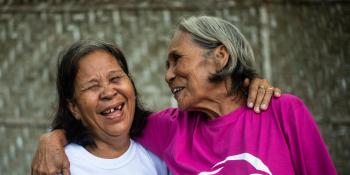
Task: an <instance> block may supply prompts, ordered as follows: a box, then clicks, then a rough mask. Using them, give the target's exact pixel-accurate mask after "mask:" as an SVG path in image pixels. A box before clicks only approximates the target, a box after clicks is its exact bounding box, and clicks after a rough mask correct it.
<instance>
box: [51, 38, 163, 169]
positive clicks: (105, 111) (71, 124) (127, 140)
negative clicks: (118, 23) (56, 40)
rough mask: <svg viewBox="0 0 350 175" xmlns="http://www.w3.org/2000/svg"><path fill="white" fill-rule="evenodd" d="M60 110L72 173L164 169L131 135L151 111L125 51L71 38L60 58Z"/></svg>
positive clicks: (58, 126)
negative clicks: (141, 97)
mask: <svg viewBox="0 0 350 175" xmlns="http://www.w3.org/2000/svg"><path fill="white" fill-rule="evenodd" d="M56 85H57V92H58V98H59V105H58V110H57V112H56V116H55V119H54V121H53V123H52V127H53V129H64V130H65V134H66V137H67V140H68V142H69V143H70V144H68V145H67V146H66V147H65V152H66V154H67V156H68V158H69V161H70V163H71V166H70V172H71V174H73V175H74V174H77V175H78V174H79V175H83V174H104V175H108V174H109V175H115V174H150V175H154V174H167V168H166V166H165V164H164V163H163V162H162V161H160V160H159V158H158V157H157V156H155V155H154V154H152V153H151V152H149V151H147V150H146V149H145V148H143V147H142V146H141V145H139V144H138V143H136V142H134V141H133V140H132V139H131V138H133V137H135V136H137V135H139V134H140V133H141V131H142V129H143V128H144V126H145V124H146V121H147V120H146V118H147V116H148V115H149V114H150V112H148V111H147V110H145V109H144V108H143V107H142V105H141V103H140V101H139V99H138V96H137V92H136V88H135V85H134V82H133V80H132V78H131V76H130V74H129V70H128V66H127V63H126V60H125V58H124V55H123V53H122V52H121V51H120V50H119V49H118V48H117V47H116V46H114V45H111V44H108V43H104V42H100V41H80V42H77V43H74V44H73V45H72V46H71V47H70V48H69V49H68V50H67V51H65V52H64V53H63V54H62V56H61V57H60V59H59V63H58V72H57V82H56Z"/></svg>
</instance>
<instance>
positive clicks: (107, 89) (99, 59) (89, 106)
mask: <svg viewBox="0 0 350 175" xmlns="http://www.w3.org/2000/svg"><path fill="white" fill-rule="evenodd" d="M74 94H75V100H74V102H73V103H71V104H70V109H71V111H72V113H73V114H75V116H76V118H79V119H81V120H82V122H83V123H84V125H85V126H87V127H88V128H90V129H91V130H92V131H93V138H94V140H96V139H101V140H105V139H109V138H111V137H116V136H128V135H129V130H130V127H131V124H132V121H133V118H134V111H135V93H134V89H133V85H132V83H131V81H130V79H129V78H128V76H127V75H126V74H125V72H124V71H123V70H122V68H121V67H120V66H119V64H118V63H117V60H116V59H115V58H114V57H113V56H112V55H111V54H110V53H108V52H105V51H101V50H98V51H94V52H92V53H90V54H88V55H86V56H85V57H84V58H82V59H81V60H80V62H79V68H78V73H77V77H76V80H75V93H74Z"/></svg>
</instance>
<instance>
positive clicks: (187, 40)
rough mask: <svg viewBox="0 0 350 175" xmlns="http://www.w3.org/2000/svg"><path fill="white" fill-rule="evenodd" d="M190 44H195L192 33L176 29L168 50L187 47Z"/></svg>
mask: <svg viewBox="0 0 350 175" xmlns="http://www.w3.org/2000/svg"><path fill="white" fill-rule="evenodd" d="M188 46H195V43H193V41H192V38H191V35H190V34H189V33H187V32H182V31H176V32H175V33H174V36H173V38H172V39H171V41H170V44H169V48H168V51H171V50H173V49H177V48H185V47H188Z"/></svg>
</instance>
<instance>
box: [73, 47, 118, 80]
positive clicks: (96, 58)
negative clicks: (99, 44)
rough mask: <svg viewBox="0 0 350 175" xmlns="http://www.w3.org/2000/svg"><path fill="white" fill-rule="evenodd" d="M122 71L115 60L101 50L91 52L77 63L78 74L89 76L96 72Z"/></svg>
mask: <svg viewBox="0 0 350 175" xmlns="http://www.w3.org/2000/svg"><path fill="white" fill-rule="evenodd" d="M110 70H121V71H123V70H122V68H121V67H120V65H119V63H118V62H117V59H116V58H115V57H114V56H113V55H112V54H111V53H109V52H107V51H103V50H97V51H93V52H91V53H89V54H87V55H86V56H84V57H83V58H81V59H80V61H79V67H78V74H84V75H91V74H95V73H96V72H100V73H102V72H106V71H110Z"/></svg>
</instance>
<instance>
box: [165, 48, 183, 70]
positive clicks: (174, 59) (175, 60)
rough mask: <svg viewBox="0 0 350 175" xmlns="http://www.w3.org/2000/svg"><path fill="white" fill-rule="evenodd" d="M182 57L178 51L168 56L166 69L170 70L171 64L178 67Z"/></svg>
mask: <svg viewBox="0 0 350 175" xmlns="http://www.w3.org/2000/svg"><path fill="white" fill-rule="evenodd" d="M181 57H182V55H180V54H179V53H178V52H177V51H172V52H170V53H169V55H168V60H167V62H166V67H167V68H169V67H170V64H174V65H176V64H177V63H178V61H179V59H180V58H181ZM174 65H173V66H174Z"/></svg>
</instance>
